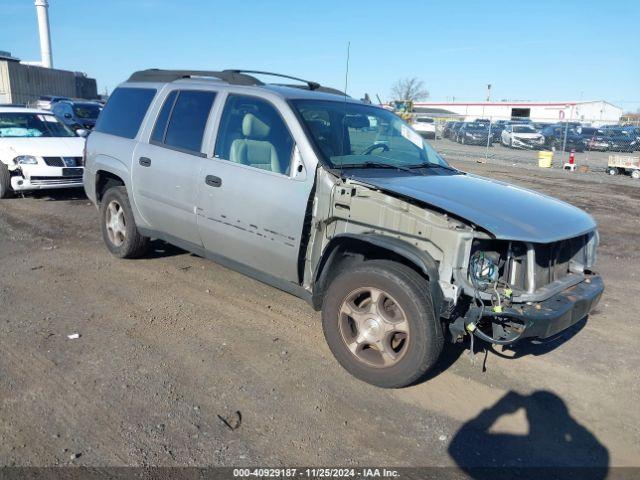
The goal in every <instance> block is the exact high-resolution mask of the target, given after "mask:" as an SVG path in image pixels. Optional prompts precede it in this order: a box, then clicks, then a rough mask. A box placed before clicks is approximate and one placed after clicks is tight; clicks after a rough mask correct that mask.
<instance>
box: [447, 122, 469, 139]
mask: <svg viewBox="0 0 640 480" xmlns="http://www.w3.org/2000/svg"><path fill="white" fill-rule="evenodd" d="M465 123H466V122H455V123H454V124H453V126H452V127H451V132H450V133H449V140H453V141H454V142H457V141H458V131H459V130H460V129H461V128H462V126H463V125H464V124H465Z"/></svg>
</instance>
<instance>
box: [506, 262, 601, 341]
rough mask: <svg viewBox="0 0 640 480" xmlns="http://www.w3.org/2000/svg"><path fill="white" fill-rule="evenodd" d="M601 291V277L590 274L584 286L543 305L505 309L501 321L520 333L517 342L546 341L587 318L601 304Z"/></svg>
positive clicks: (552, 298)
mask: <svg viewBox="0 0 640 480" xmlns="http://www.w3.org/2000/svg"><path fill="white" fill-rule="evenodd" d="M603 291H604V282H603V281H602V277H600V276H599V275H596V274H591V275H588V276H587V278H586V279H585V280H584V281H583V282H581V283H578V284H577V285H574V286H572V287H569V288H567V289H566V290H563V291H562V292H560V293H558V294H556V295H554V296H552V297H550V298H548V299H547V300H544V301H542V302H538V303H535V304H530V305H529V304H524V305H514V306H512V307H509V308H505V309H504V310H503V312H502V313H501V314H500V319H508V320H511V321H513V323H515V325H517V327H515V328H514V329H515V330H519V332H518V333H519V335H518V338H517V339H518V340H520V339H522V338H539V339H544V338H549V337H552V336H554V335H556V334H558V333H560V332H562V331H563V330H565V329H567V328H569V327H570V326H572V325H574V324H575V323H578V322H579V321H580V320H582V319H583V318H584V317H586V316H587V315H588V314H589V312H590V311H591V310H592V309H593V308H594V307H595V306H596V305H597V304H598V302H599V301H600V297H601V296H602V292H603ZM499 328H502V327H499ZM494 330H496V326H494ZM495 333H496V332H494V337H495Z"/></svg>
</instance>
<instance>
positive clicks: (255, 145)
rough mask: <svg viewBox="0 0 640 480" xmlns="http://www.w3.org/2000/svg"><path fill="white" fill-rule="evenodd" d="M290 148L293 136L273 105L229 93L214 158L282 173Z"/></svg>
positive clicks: (284, 170)
mask: <svg viewBox="0 0 640 480" xmlns="http://www.w3.org/2000/svg"><path fill="white" fill-rule="evenodd" d="M292 150H293V138H292V137H291V134H290V133H289V130H288V129H287V127H286V125H285V123H284V121H283V120H282V117H281V116H280V114H279V113H278V112H277V110H276V109H275V108H274V107H273V105H271V104H270V103H268V102H266V101H264V100H260V99H259V98H253V97H244V96H240V95H229V97H228V99H227V103H226V104H225V107H224V112H223V114H222V120H221V122H220V130H219V134H218V140H217V142H216V149H215V156H216V157H218V158H222V159H224V160H230V161H232V162H236V163H241V164H243V165H248V166H250V167H254V168H260V169H262V170H269V171H271V172H277V173H282V174H285V175H286V174H288V173H289V163H290V160H291V152H292Z"/></svg>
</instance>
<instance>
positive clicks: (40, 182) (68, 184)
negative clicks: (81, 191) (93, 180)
mask: <svg viewBox="0 0 640 480" xmlns="http://www.w3.org/2000/svg"><path fill="white" fill-rule="evenodd" d="M82 186H83V185H82V177H29V178H25V177H22V176H14V177H11V188H12V189H13V190H14V191H16V192H21V191H26V190H45V189H46V190H48V189H52V188H79V187H82Z"/></svg>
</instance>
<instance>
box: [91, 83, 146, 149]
mask: <svg viewBox="0 0 640 480" xmlns="http://www.w3.org/2000/svg"><path fill="white" fill-rule="evenodd" d="M155 94H156V90H155V89H153V88H116V89H115V90H114V92H113V93H112V94H111V96H110V97H109V101H108V102H107V105H106V106H105V107H104V110H103V111H102V114H101V115H100V117H99V119H98V123H97V124H96V128H95V130H96V131H98V132H103V133H109V134H111V135H117V136H119V137H125V138H134V137H135V136H136V135H137V134H138V130H139V129H140V124H141V123H142V120H143V119H144V116H145V115H146V113H147V109H148V108H149V105H150V104H151V101H152V100H153V97H154V96H155Z"/></svg>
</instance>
